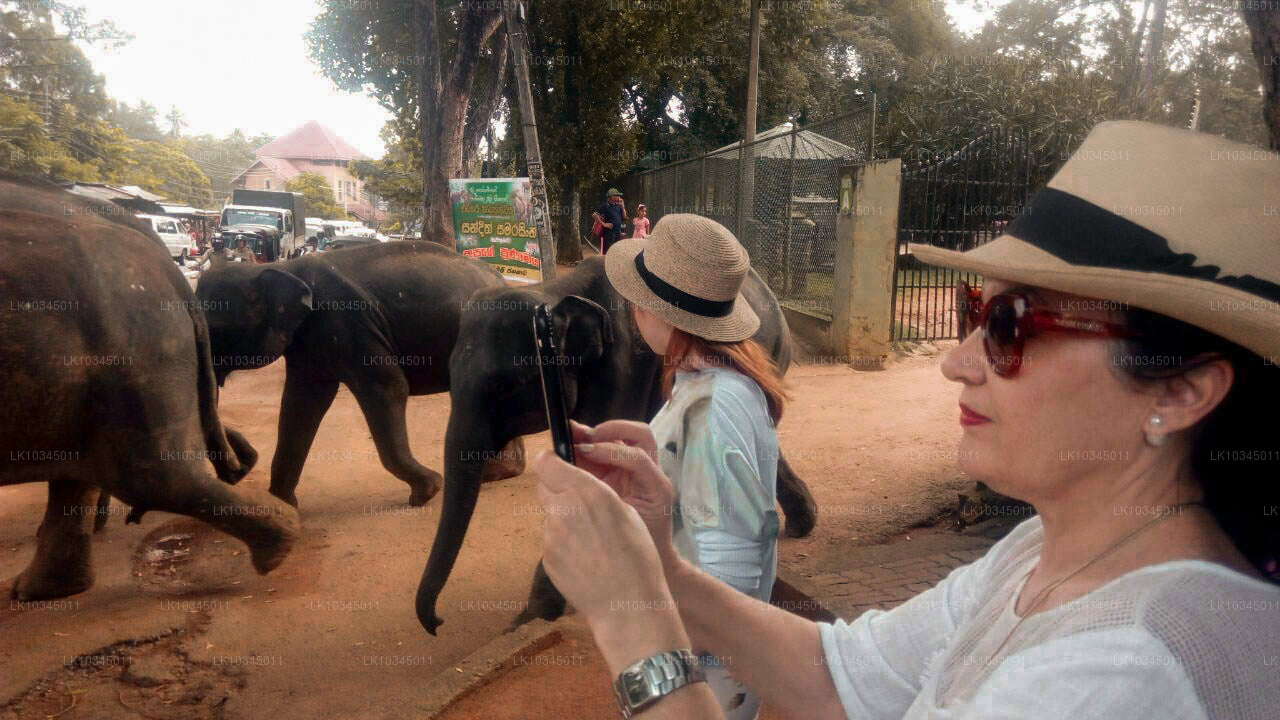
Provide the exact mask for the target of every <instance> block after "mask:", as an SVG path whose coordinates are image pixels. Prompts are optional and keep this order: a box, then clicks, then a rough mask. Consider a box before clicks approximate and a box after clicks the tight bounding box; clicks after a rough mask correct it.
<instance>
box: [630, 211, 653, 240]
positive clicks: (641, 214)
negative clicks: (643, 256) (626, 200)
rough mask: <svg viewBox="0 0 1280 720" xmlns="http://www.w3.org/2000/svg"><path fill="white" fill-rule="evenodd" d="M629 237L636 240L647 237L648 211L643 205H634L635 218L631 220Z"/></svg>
mask: <svg viewBox="0 0 1280 720" xmlns="http://www.w3.org/2000/svg"><path fill="white" fill-rule="evenodd" d="M631 230H632V233H631V237H632V238H633V239H636V240H643V239H645V238H647V237H649V211H648V210H646V209H645V207H644V205H643V204H641V205H637V206H636V219H635V220H632V221H631Z"/></svg>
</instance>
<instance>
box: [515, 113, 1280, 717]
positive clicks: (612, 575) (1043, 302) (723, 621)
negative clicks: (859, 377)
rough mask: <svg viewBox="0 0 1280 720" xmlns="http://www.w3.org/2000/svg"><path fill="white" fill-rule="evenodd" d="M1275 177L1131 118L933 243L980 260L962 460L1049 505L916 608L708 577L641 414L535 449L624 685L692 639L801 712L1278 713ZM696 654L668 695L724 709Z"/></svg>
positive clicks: (567, 572) (549, 544)
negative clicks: (573, 509)
mask: <svg viewBox="0 0 1280 720" xmlns="http://www.w3.org/2000/svg"><path fill="white" fill-rule="evenodd" d="M1277 197H1280V160H1277V159H1275V156H1274V154H1272V153H1266V152H1263V151H1260V150H1257V149H1255V148H1251V147H1248V146H1244V145H1239V144H1236V143H1232V142H1228V141H1225V140H1222V139H1221V138H1217V137H1214V136H1210V135H1202V134H1198V133H1192V132H1188V131H1185V130H1179V129H1173V128H1167V127H1162V126H1157V125H1151V124H1147V123H1138V122H1108V123H1102V124H1100V125H1099V126H1097V127H1096V128H1095V129H1094V130H1093V132H1091V133H1090V134H1089V136H1088V137H1087V138H1086V139H1085V141H1084V143H1083V145H1082V146H1081V147H1080V148H1079V149H1078V150H1077V151H1076V153H1075V154H1074V155H1073V156H1072V157H1071V158H1070V159H1069V160H1068V161H1067V163H1066V165H1065V166H1064V167H1063V168H1062V169H1061V170H1059V172H1058V173H1057V174H1056V175H1055V176H1054V178H1053V179H1052V180H1051V181H1050V182H1049V184H1048V186H1047V187H1046V188H1045V189H1043V190H1041V191H1039V192H1038V193H1036V194H1035V195H1034V196H1033V198H1032V199H1031V201H1030V203H1029V205H1028V207H1027V208H1026V209H1024V211H1023V212H1022V213H1021V214H1020V215H1019V216H1018V218H1017V219H1016V220H1015V221H1014V222H1012V223H1011V224H1010V225H1009V227H1008V228H1007V231H1006V233H1005V234H1004V235H1002V236H1000V237H998V238H996V239H995V240H993V241H992V242H990V243H988V244H986V245H983V246H980V247H978V248H975V249H972V250H968V251H966V252H953V251H947V250H942V249H938V248H933V247H928V246H916V247H913V248H912V250H913V252H914V253H915V254H916V256H917V257H918V258H919V259H920V260H922V261H924V262H926V263H930V264H934V265H941V266H949V267H954V268H958V269H961V270H965V271H970V272H975V273H979V274H981V275H982V276H983V277H984V278H985V281H984V282H983V284H982V288H981V290H980V291H970V290H968V289H967V288H963V287H962V288H960V289H959V292H958V302H957V311H958V312H959V313H960V315H961V317H962V318H963V319H964V320H965V321H966V324H967V325H968V334H967V335H965V336H964V338H963V340H962V342H961V343H960V344H959V346H958V347H956V348H955V349H954V350H951V351H950V352H949V353H948V354H947V355H946V356H945V357H944V359H943V361H942V372H943V374H944V375H946V376H947V377H948V378H949V379H951V380H954V381H956V382H957V383H959V385H960V388H961V389H960V396H959V411H958V415H959V421H960V423H961V425H962V426H963V436H962V439H961V444H960V448H959V453H958V456H959V458H960V459H961V460H960V464H961V467H962V469H964V470H965V471H967V472H968V473H969V474H970V475H972V476H973V477H974V478H975V479H979V480H983V481H985V482H986V483H987V484H988V485H990V486H991V487H992V488H993V489H995V490H998V491H1000V492H1002V493H1004V494H1006V495H1010V496H1013V497H1016V498H1019V499H1023V500H1026V501H1028V502H1030V503H1031V504H1032V505H1034V506H1035V508H1036V510H1037V511H1038V515H1037V516H1036V517H1034V518H1032V519H1029V520H1027V521H1025V522H1023V523H1021V524H1020V525H1019V526H1018V527H1017V528H1015V529H1014V530H1013V531H1012V532H1011V533H1010V534H1009V535H1008V536H1006V537H1005V538H1004V539H1002V540H1001V541H1000V542H998V543H996V544H995V545H994V546H993V547H992V548H991V549H990V550H989V551H988V552H987V554H986V555H984V556H983V557H982V558H980V559H979V560H977V561H976V562H974V563H972V564H970V565H966V566H963V567H960V568H957V569H956V570H954V571H952V572H951V573H950V574H949V575H948V576H947V577H946V579H944V580H943V581H942V582H941V583H940V584H938V585H937V586H936V587H934V588H932V589H930V590H928V591H925V592H923V593H921V594H920V595H918V596H917V597H915V598H913V599H911V600H909V601H907V602H906V603H905V604H903V605H901V606H899V607H897V608H895V609H893V610H891V611H888V612H883V611H877V610H872V611H869V612H867V613H864V614H863V615H861V616H859V617H857V618H856V619H854V620H853V621H852V622H845V621H843V620H840V621H836V622H835V623H830V624H828V623H812V622H810V621H808V620H805V619H803V618H799V617H796V616H794V615H790V614H788V613H785V612H782V611H780V610H778V609H776V608H771V607H768V606H766V605H764V604H763V603H760V602H758V601H756V600H753V599H751V598H745V597H742V596H741V595H740V594H737V593H734V592H732V591H730V590H728V589H726V588H724V587H722V586H721V585H720V584H718V583H716V582H714V581H712V580H711V579H709V578H708V577H707V576H706V575H705V574H704V573H702V572H700V571H699V570H697V569H696V568H694V567H693V566H692V565H691V564H690V563H688V562H686V561H685V560H684V559H683V558H682V557H681V555H680V554H679V553H678V552H675V551H674V550H673V547H672V542H671V539H670V536H671V518H670V515H669V514H668V512H666V511H665V508H667V507H669V506H670V503H671V498H672V491H671V487H670V483H669V481H668V480H667V479H666V478H665V477H664V474H663V472H662V470H661V468H660V467H659V466H658V465H657V464H656V463H655V462H654V461H653V459H652V454H653V452H654V443H653V439H652V438H651V437H650V435H649V433H648V431H647V429H646V428H645V427H644V426H642V425H636V424H634V423H603V424H601V425H599V426H597V427H595V428H593V429H582V430H580V431H579V437H580V438H581V441H582V442H583V443H587V444H588V446H589V447H588V449H587V450H586V451H585V452H584V453H583V457H586V458H589V459H590V461H591V462H592V463H594V464H591V465H584V467H582V468H579V467H573V466H569V465H567V464H564V463H562V462H559V461H558V460H557V459H555V458H554V457H548V456H545V455H544V456H540V457H539V458H538V459H537V461H536V462H535V464H534V467H535V469H536V470H537V471H538V472H539V474H540V478H541V484H540V487H539V493H540V496H541V498H542V501H543V502H544V503H545V504H547V505H548V506H553V507H554V506H578V507H585V508H586V509H587V512H584V513H582V514H579V515H566V514H561V515H549V519H548V522H547V525H546V530H545V532H546V538H545V544H544V547H545V548H547V550H546V555H545V557H544V563H545V566H546V569H547V572H548V573H549V575H550V576H551V578H552V579H553V580H554V581H555V583H556V585H557V587H559V588H560V589H561V590H562V591H563V592H564V594H565V595H566V596H567V597H568V598H569V599H570V600H571V601H572V602H573V603H574V604H575V606H576V607H578V609H579V611H580V612H581V613H582V614H583V616H584V618H585V619H586V620H587V621H588V622H589V623H590V625H591V628H592V632H593V633H594V635H595V638H596V641H597V644H598V645H599V646H600V649H601V652H602V654H603V655H604V657H605V659H606V660H607V661H608V663H609V665H610V668H611V670H612V671H613V672H615V673H622V675H623V676H624V679H625V678H626V677H627V676H626V672H624V670H625V669H627V668H629V667H630V666H632V664H633V663H636V662H637V661H640V660H643V659H644V658H647V657H650V656H653V655H655V654H656V653H661V652H662V651H669V650H679V649H682V648H687V647H690V645H692V646H694V647H697V648H699V649H701V650H702V651H704V652H709V653H712V654H715V655H717V656H730V657H732V662H733V668H734V674H735V676H737V677H739V678H740V679H741V680H743V681H744V682H745V683H746V684H747V686H748V687H750V688H751V689H752V690H753V691H754V692H756V693H757V694H759V695H760V697H761V698H762V699H763V701H764V702H765V703H767V704H769V705H771V706H773V707H775V708H779V709H781V710H784V711H788V712H791V713H793V714H795V715H796V716H803V717H811V718H826V717H846V716H847V717H856V718H926V717H927V718H975V719H976V718H984V719H986V718H1037V719H1040V718H1062V719H1064V720H1065V719H1067V718H1070V719H1071V720H1080V719H1082V718H1127V717H1158V718H1188V719H1189V718H1233V719H1246V720H1261V719H1262V718H1274V717H1276V716H1277V712H1280V711H1278V710H1277V708H1280V632H1277V630H1278V629H1280V588H1278V587H1277V585H1276V579H1277V577H1280V575H1278V574H1277V572H1276V558H1277V556H1278V555H1280V483H1277V480H1278V479H1280V442H1278V441H1277V437H1276V430H1275V422H1274V417H1275V412H1276V402H1277V400H1280V379H1278V377H1277V375H1278V373H1280V370H1278V368H1277V364H1278V363H1280V254H1278V253H1277V249H1280V204H1278V202H1277V199H1276V198H1277ZM587 470H590V471H591V472H590V473H589V472H587ZM602 481H603V482H602ZM605 557H608V558H610V559H611V560H610V561H606V560H605V559H604V558H605ZM601 568H606V569H605V570H603V571H601ZM627 603H631V604H627ZM635 603H642V604H641V605H640V607H644V608H646V609H648V611H647V612H618V611H617V610H616V608H621V607H634V606H636V605H635ZM668 603H678V609H676V607H675V606H674V605H668ZM610 607H612V608H614V610H613V611H612V612H610V611H609V610H608V608H610ZM654 608H656V609H654ZM663 608H669V609H665V610H664V609H663ZM658 656H659V657H661V655H658ZM675 669H676V671H677V672H675V673H674V676H675V677H676V678H677V679H676V680H674V681H671V682H667V683H665V684H662V686H661V687H659V688H658V689H657V690H655V691H641V690H636V691H635V693H634V695H635V696H636V697H640V696H642V695H643V696H644V697H645V698H657V699H656V700H652V699H647V700H646V701H647V702H650V703H653V704H652V705H651V707H652V709H651V710H650V711H649V713H648V714H646V715H645V717H654V718H658V717H695V716H696V717H707V716H714V715H713V713H714V703H713V700H712V699H711V697H710V695H711V694H710V693H709V692H708V691H707V690H706V689H705V688H704V687H702V684H701V683H698V682H697V678H696V676H693V677H691V678H688V679H689V682H685V673H683V672H681V671H682V670H683V666H682V665H677V666H676V668H675ZM632 685H634V686H643V685H644V683H636V682H634V681H632ZM623 687H624V689H626V688H629V687H631V686H629V685H627V684H626V683H624V684H623ZM679 687H688V688H689V689H687V690H686V689H674V688H679ZM624 702H629V700H625V699H624Z"/></svg>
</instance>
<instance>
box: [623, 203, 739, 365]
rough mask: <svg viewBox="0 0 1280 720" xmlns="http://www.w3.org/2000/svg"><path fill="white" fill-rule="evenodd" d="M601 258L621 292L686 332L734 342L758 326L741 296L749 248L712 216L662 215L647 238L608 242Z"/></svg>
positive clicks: (642, 307)
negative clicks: (613, 243) (607, 248)
mask: <svg viewBox="0 0 1280 720" xmlns="http://www.w3.org/2000/svg"><path fill="white" fill-rule="evenodd" d="M604 263H605V273H606V274H607V275H608V276H609V282H611V283H613V287H614V289H616V290H617V291H618V293H619V294H621V295H622V296H623V297H624V298H626V299H627V300H630V301H631V302H633V303H635V304H636V305H637V306H639V307H640V308H641V309H642V310H645V311H646V312H648V313H649V314H651V315H655V316H657V317H659V318H661V319H662V320H664V321H666V322H667V323H670V324H671V325H674V326H676V327H678V328H680V329H681V330H684V331H685V332H688V333H690V334H693V335H697V336H698V337H701V338H705V339H707V340H716V341H721V342H735V341H738V340H745V339H747V338H749V337H751V336H752V335H755V333H756V330H757V329H759V327H760V318H759V317H757V316H756V313H755V311H754V310H752V309H751V306H750V305H748V304H747V301H746V300H745V299H744V298H743V297H742V283H743V282H744V281H745V280H746V278H747V272H748V271H749V270H750V269H751V261H750V259H749V258H748V257H747V251H746V250H744V249H743V248H742V245H740V244H739V243H738V240H737V238H735V237H734V236H733V233H731V232H729V230H728V228H726V227H725V226H723V225H721V224H720V223H718V222H716V221H714V220H711V219H708V218H705V217H702V216H701V215H691V214H688V213H675V214H671V215H664V216H663V217H662V219H661V220H659V221H658V222H657V224H656V225H654V227H653V232H652V233H650V235H649V237H647V238H644V239H639V240H636V239H632V240H622V241H620V242H618V243H617V244H616V245H613V246H611V247H610V248H609V252H608V254H606V255H605V256H604Z"/></svg>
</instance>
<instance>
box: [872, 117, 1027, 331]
mask: <svg viewBox="0 0 1280 720" xmlns="http://www.w3.org/2000/svg"><path fill="white" fill-rule="evenodd" d="M907 160H914V162H905V163H904V164H903V167H902V187H901V194H900V196H899V197H900V201H899V212H898V252H897V254H896V261H895V267H894V284H893V288H894V289H893V297H892V301H891V305H890V307H891V309H892V313H893V322H892V338H893V340H895V341H900V340H945V339H951V338H955V337H956V336H957V327H956V318H955V313H954V289H955V286H956V284H957V283H958V282H959V281H961V280H965V281H968V282H969V283H970V284H973V285H975V286H976V285H978V284H979V278H977V277H976V276H973V275H972V274H970V273H961V272H957V271H955V270H951V269H948V268H939V267H932V266H929V265H924V264H922V263H920V262H918V261H917V260H916V259H915V257H914V256H912V255H911V254H910V253H909V252H908V249H907V246H908V243H927V244H930V245H936V246H939V247H945V248H949V249H952V250H968V249H970V248H973V247H976V246H978V245H981V244H983V243H985V242H988V241H990V240H992V239H994V238H995V237H996V236H997V235H998V234H1000V232H1001V231H1003V229H1004V228H1005V226H1006V225H1007V224H1008V223H1009V221H1010V220H1012V219H1013V218H1014V217H1015V216H1017V215H1018V214H1019V213H1020V212H1022V208H1023V206H1025V205H1026V201H1027V195H1028V192H1029V188H1030V180H1031V170H1032V158H1031V153H1030V151H1029V147H1028V143H1027V139H1026V135H1025V134H1024V133H1023V132H1021V131H1019V130H1013V129H1007V128H997V129H992V130H990V131H988V132H986V133H984V134H982V135H980V136H979V137H977V138H974V139H973V140H972V141H970V142H969V143H967V144H966V145H965V146H964V147H962V148H960V149H959V150H955V151H951V152H943V153H927V154H925V155H923V156H921V157H918V158H912V159H907Z"/></svg>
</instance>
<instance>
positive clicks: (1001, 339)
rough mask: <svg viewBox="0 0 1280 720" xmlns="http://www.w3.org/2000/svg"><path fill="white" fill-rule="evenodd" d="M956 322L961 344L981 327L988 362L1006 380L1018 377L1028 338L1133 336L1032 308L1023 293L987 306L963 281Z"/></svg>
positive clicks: (995, 298) (996, 298) (1086, 320)
mask: <svg viewBox="0 0 1280 720" xmlns="http://www.w3.org/2000/svg"><path fill="white" fill-rule="evenodd" d="M956 319H957V322H958V323H959V330H960V341H961V342H963V341H964V339H965V338H967V337H969V334H970V333H972V332H973V331H974V330H976V329H978V328H982V348H983V350H985V351H986V353H987V362H988V363H990V364H991V370H992V371H993V372H994V373H995V374H997V375H999V376H1000V377H1005V378H1011V377H1013V376H1014V375H1017V374H1018V369H1019V368H1020V367H1022V348H1023V346H1025V345H1026V342H1027V338H1030V337H1034V336H1035V335H1038V334H1040V333H1044V332H1073V333H1079V334H1083V335H1092V336H1094V337H1098V338H1116V337H1132V336H1133V334H1134V333H1133V331H1132V330H1130V329H1129V328H1128V327H1125V326H1124V325H1118V324H1116V323H1110V322H1105V321H1103V320H1094V319H1092V318H1082V317H1074V316H1071V315H1064V314H1062V313H1059V312H1054V311H1052V310H1045V309H1042V308H1036V307H1032V306H1031V299H1030V298H1028V297H1027V296H1026V295H1024V294H1022V293H1001V294H999V295H995V296H992V298H991V299H990V300H988V301H986V302H985V303H984V302H982V291H981V290H979V289H975V288H972V287H970V286H969V283H967V282H964V281H961V282H960V283H959V284H958V285H956Z"/></svg>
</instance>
